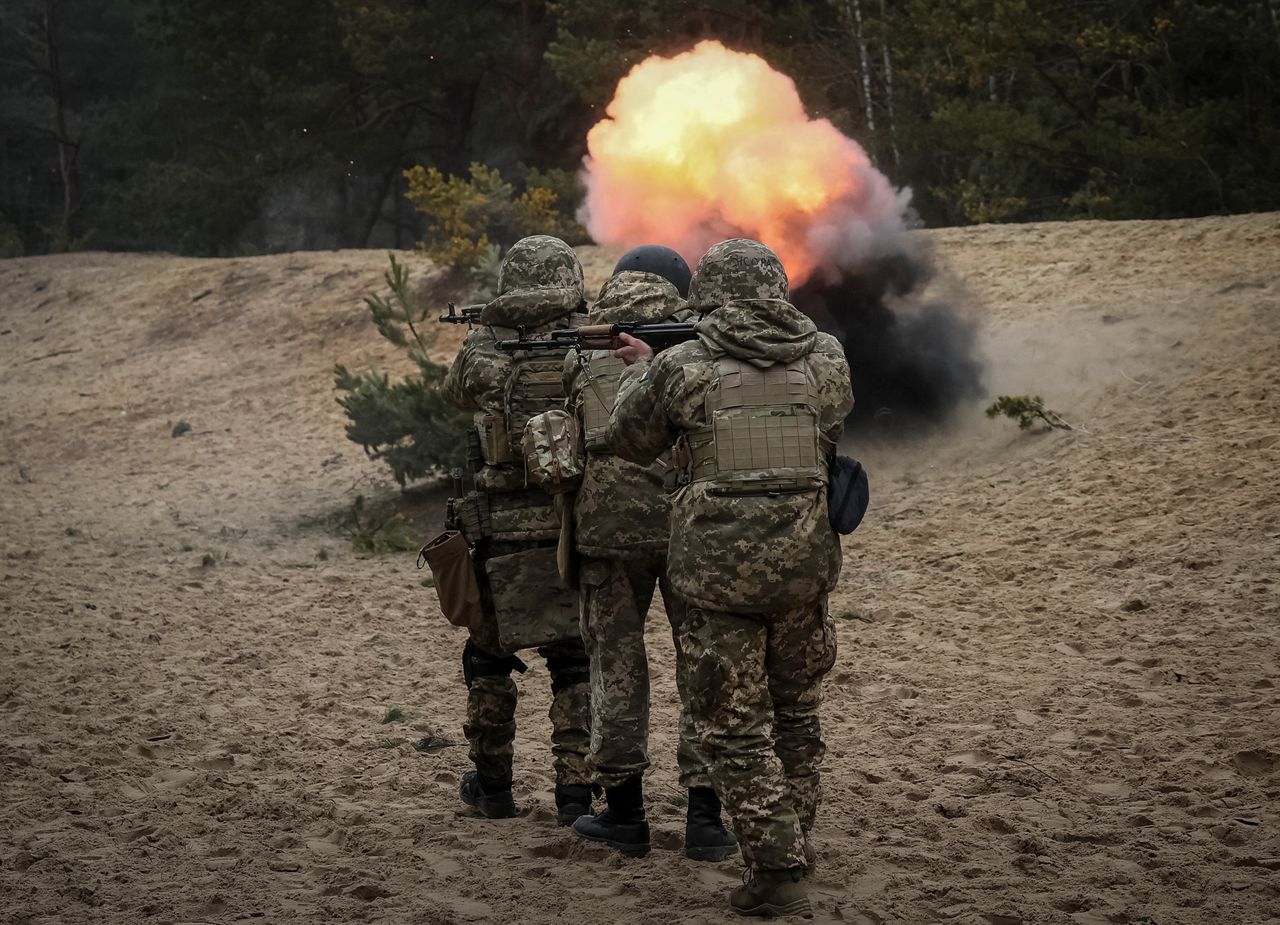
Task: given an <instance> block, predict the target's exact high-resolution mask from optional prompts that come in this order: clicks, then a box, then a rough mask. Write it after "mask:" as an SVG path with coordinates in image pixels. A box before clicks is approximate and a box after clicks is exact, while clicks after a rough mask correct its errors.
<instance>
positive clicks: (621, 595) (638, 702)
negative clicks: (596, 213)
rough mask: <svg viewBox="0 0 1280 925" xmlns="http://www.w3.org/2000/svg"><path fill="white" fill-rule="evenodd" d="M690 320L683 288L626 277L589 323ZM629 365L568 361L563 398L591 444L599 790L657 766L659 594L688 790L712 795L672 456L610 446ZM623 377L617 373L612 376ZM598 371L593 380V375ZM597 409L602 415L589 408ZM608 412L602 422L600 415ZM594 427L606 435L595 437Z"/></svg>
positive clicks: (580, 542)
mask: <svg viewBox="0 0 1280 925" xmlns="http://www.w3.org/2000/svg"><path fill="white" fill-rule="evenodd" d="M689 315H690V312H689V311H688V309H687V308H686V307H685V303H684V299H682V298H681V297H680V294H679V293H678V292H677V291H676V288H675V286H673V285H672V284H671V283H669V282H667V281H666V280H665V279H663V278H662V277H660V276H657V275H655V274H652V273H641V272H635V271H625V272H622V273H619V274H617V275H616V276H613V277H611V278H610V279H609V281H608V282H606V283H605V284H604V287H603V288H602V289H601V291H600V298H599V300H598V301H597V302H596V303H595V305H594V306H593V307H592V310H591V317H590V322H591V323H592V324H606V323H611V322H616V321H647V322H660V321H683V320H685V318H686V317H688V316H689ZM621 366H622V362H621V361H620V360H615V359H614V358H613V356H612V354H611V352H610V351H607V350H593V351H591V352H590V353H589V354H587V355H584V356H581V357H579V356H578V355H577V354H570V355H569V356H568V357H566V359H565V364H564V382H565V394H566V395H568V408H569V410H570V411H571V413H573V414H574V415H575V416H576V417H577V418H578V421H579V423H580V425H581V429H582V430H583V431H584V435H585V436H586V438H587V439H586V442H587V465H586V471H585V473H584V475H583V481H582V485H581V487H580V488H579V490H578V496H577V501H576V503H575V505H574V525H575V526H574V541H575V546H576V549H577V551H578V553H579V554H580V555H581V556H582V557H583V558H582V564H581V567H580V572H579V580H580V584H581V591H582V636H583V639H584V641H585V642H586V646H587V653H588V655H589V656H590V658H591V753H590V756H589V758H588V762H589V764H590V767H591V770H592V772H593V773H594V777H595V782H596V783H598V784H600V785H601V786H602V787H605V788H609V787H616V786H618V785H619V784H621V783H623V782H624V781H625V780H626V779H627V778H629V777H633V776H635V775H638V774H642V773H643V772H644V770H645V768H647V767H648V766H649V756H648V738H649V663H648V660H647V657H646V654H645V645H644V624H645V617H646V615H647V614H648V611H649V605H650V603H651V602H652V600H653V592H654V587H655V585H656V586H657V587H658V588H659V589H660V591H661V593H662V601H663V604H664V605H665V606H666V610H667V619H668V620H669V621H670V623H671V631H672V638H673V639H677V649H676V652H677V658H676V686H677V689H678V690H679V692H680V698H681V704H682V706H681V711H680V740H679V745H678V747H677V751H676V757H677V761H678V762H679V765H680V785H681V786H682V787H685V788H690V787H710V786H711V778H710V777H709V776H708V775H707V769H706V760H705V758H704V757H703V755H702V754H701V746H700V745H699V743H698V741H697V735H696V734H695V733H694V730H693V723H692V720H691V719H690V716H689V710H688V707H687V706H686V705H685V704H687V702H688V692H687V689H686V688H687V685H686V674H687V670H686V668H687V666H686V663H685V659H684V658H683V657H681V656H680V654H679V653H680V649H679V644H678V635H679V627H680V623H681V621H682V619H683V614H684V604H683V602H682V601H681V600H680V598H679V597H678V596H677V595H675V594H673V593H672V591H671V585H670V584H669V583H668V581H667V577H666V571H667V541H668V537H669V535H670V510H671V506H670V502H669V501H668V499H667V491H666V488H665V487H664V477H665V475H666V472H667V470H668V468H669V455H666V454H664V456H663V457H662V458H660V459H659V460H657V461H654V462H652V463H651V464H650V465H648V466H638V465H636V464H635V463H630V462H627V461H626V460H623V459H619V458H618V457H616V456H614V455H613V453H612V452H610V451H609V449H608V447H607V445H604V434H603V425H604V423H606V422H607V415H608V413H609V412H608V410H607V409H609V408H612V405H613V398H614V394H615V393H616V390H617V373H619V372H620V371H621ZM614 367H616V369H615V368H614ZM593 370H594V372H593ZM588 405H593V406H594V414H588V413H587V412H586V411H585V408H584V406H588ZM601 408H604V409H606V410H604V411H603V415H602V414H601V412H600V410H599V409H601ZM593 424H597V425H598V427H597V428H596V429H597V430H599V431H600V432H599V433H598V435H597V434H596V433H595V432H594V431H593V429H592V426H591V425H593Z"/></svg>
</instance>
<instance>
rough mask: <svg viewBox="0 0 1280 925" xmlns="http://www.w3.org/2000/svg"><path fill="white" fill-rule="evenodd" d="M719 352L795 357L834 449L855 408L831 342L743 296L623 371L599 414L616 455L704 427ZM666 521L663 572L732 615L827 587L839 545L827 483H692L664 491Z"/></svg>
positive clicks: (768, 304)
mask: <svg viewBox="0 0 1280 925" xmlns="http://www.w3.org/2000/svg"><path fill="white" fill-rule="evenodd" d="M696 285H697V277H696V276H695V286H696ZM782 285H783V286H785V281H784V282H783V283H782ZM784 291H785V290H784ZM695 295H696V293H693V292H691V301H692V300H693V298H694V296H695ZM726 356H727V357H732V358H735V359H739V360H742V361H743V362H746V363H750V364H752V365H754V366H757V367H760V368H767V367H769V366H771V365H772V364H775V363H790V362H792V361H794V360H797V359H800V358H804V359H805V361H806V363H805V365H806V368H807V370H808V371H809V376H810V377H811V382H812V385H813V387H814V388H815V391H816V392H817V395H818V399H817V401H818V406H817V407H816V408H815V410H816V412H817V415H818V426H819V428H820V432H821V436H822V437H823V438H825V439H824V440H823V447H824V450H825V451H826V452H827V454H828V455H829V454H830V453H831V452H833V451H834V447H835V445H836V443H837V442H838V441H839V438H840V434H841V431H842V430H843V428H844V419H845V418H846V417H847V416H848V414H849V412H850V411H851V410H852V408H853V390H852V386H851V385H850V381H849V366H848V363H847V362H846V361H845V357H844V350H843V349H842V348H841V346H840V343H839V342H838V341H837V340H836V339H835V338H834V337H831V336H830V335H828V334H822V333H819V332H818V331H817V329H816V328H815V326H814V324H813V322H812V321H810V320H809V319H808V318H806V317H805V316H804V315H803V314H801V313H800V312H799V311H798V310H797V309H796V308H794V307H793V306H791V305H790V304H789V303H787V302H786V301H783V300H782V299H779V298H754V297H751V296H750V295H749V294H742V295H738V296H734V297H731V298H730V299H729V300H727V301H726V302H725V303H722V304H721V305H720V307H716V308H715V309H714V310H713V311H711V312H710V313H709V314H708V315H706V316H705V317H704V318H703V319H702V320H701V321H700V322H699V324H698V340H696V341H692V342H689V343H685V344H679V345H677V346H675V347H672V348H671V349H669V350H666V351H663V352H662V353H660V354H658V355H657V356H656V357H655V358H654V360H653V361H652V363H651V364H648V365H646V364H637V365H635V366H632V367H629V368H628V369H627V371H626V372H625V373H624V374H623V378H622V386H621V390H620V392H619V395H618V400H617V403H616V405H615V406H614V412H613V416H612V418H611V419H610V421H609V429H608V436H609V442H610V445H611V446H612V447H613V450H614V452H616V453H617V454H618V455H619V456H621V457H623V458H625V459H629V460H632V461H633V462H636V463H638V464H643V463H647V462H649V461H651V460H653V459H655V458H656V457H658V456H659V455H661V454H662V453H663V452H665V451H666V450H667V449H668V448H669V447H671V446H672V444H673V443H674V442H675V441H676V439H677V438H678V437H679V436H680V435H681V433H682V432H689V431H700V430H703V429H705V428H706V426H707V424H708V423H709V421H708V416H707V411H706V399H707V396H708V394H709V393H710V392H711V391H712V390H713V389H715V388H716V387H717V383H718V374H717V362H718V361H719V360H720V359H721V358H723V357H726ZM671 526H672V531H671V543H670V546H669V552H668V565H667V569H668V575H669V577H670V579H671V582H672V584H673V585H674V587H675V590H676V591H677V592H678V593H679V594H680V595H681V596H683V597H685V598H687V599H688V600H690V601H691V602H693V603H695V604H697V605H700V606H703V607H708V608H712V609H716V610H730V611H737V612H742V613H753V612H756V613H759V612H766V611H776V610H786V609H791V608H794V607H797V606H800V605H802V604H805V603H807V602H810V601H814V600H817V599H818V598H820V597H821V596H822V595H824V594H826V593H827V592H828V591H830V590H831V589H832V588H833V587H835V584H836V580H837V578H838V577H839V574H840V564H841V563H840V543H839V538H838V536H837V535H836V534H835V532H834V531H833V530H832V529H831V525H830V523H829V522H828V520H827V498H826V488H825V486H824V487H822V488H819V489H816V490H812V491H804V492H796V493H789V494H772V495H768V494H759V495H726V494H716V493H713V492H712V491H711V490H710V483H708V482H703V481H694V482H691V483H690V484H687V485H685V486H684V487H682V488H681V489H680V490H679V491H678V492H677V493H676V494H675V495H674V496H673V505H672V525H671Z"/></svg>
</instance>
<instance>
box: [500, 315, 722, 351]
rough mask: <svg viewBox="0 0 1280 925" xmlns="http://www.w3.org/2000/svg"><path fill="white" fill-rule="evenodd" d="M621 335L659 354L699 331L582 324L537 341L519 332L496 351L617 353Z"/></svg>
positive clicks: (673, 324)
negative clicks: (631, 338) (517, 337)
mask: <svg viewBox="0 0 1280 925" xmlns="http://www.w3.org/2000/svg"><path fill="white" fill-rule="evenodd" d="M620 334H630V335H631V336H632V337H634V338H636V339H637V340H642V341H644V342H645V343H646V344H648V345H649V346H650V347H652V348H653V352H654V353H661V352H662V351H663V350H666V349H667V348H668V347H674V346H675V345H676V344H682V343H684V342H685V341H687V340H693V339H694V338H695V337H697V336H698V331H697V326H696V325H695V324H694V322H692V321H660V322H652V323H651V322H646V321H620V322H617V323H616V324H585V325H583V326H582V327H578V328H557V329H556V330H554V331H552V332H551V333H550V334H549V335H547V337H545V338H542V339H539V340H529V339H528V338H526V337H525V335H524V333H523V332H521V334H520V338H519V339H518V340H500V341H498V349H499V350H506V351H508V352H512V353H513V352H515V351H517V350H547V351H554V352H556V353H568V352H569V351H570V350H617V349H618V348H619V347H621V346H622V343H621V341H620V340H619V339H618V335H620Z"/></svg>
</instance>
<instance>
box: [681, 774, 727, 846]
mask: <svg viewBox="0 0 1280 925" xmlns="http://www.w3.org/2000/svg"><path fill="white" fill-rule="evenodd" d="M684 853H685V856H686V857H690V858H693V859H694V860H695V861H723V860H724V859H725V858H727V857H732V856H733V855H735V854H737V853H738V839H736V838H734V836H733V833H732V832H730V831H729V830H728V829H726V828H725V827H724V823H722V822H721V821H720V798H719V797H718V796H716V792H715V791H714V790H713V789H711V788H710V787H690V788H689V812H688V815H687V816H686V817H685V823H684Z"/></svg>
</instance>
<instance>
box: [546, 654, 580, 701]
mask: <svg viewBox="0 0 1280 925" xmlns="http://www.w3.org/2000/svg"><path fill="white" fill-rule="evenodd" d="M547 671H549V672H550V673H551V693H552V695H555V694H558V693H560V692H561V691H562V690H564V689H565V688H566V687H572V686H573V685H575V684H586V683H587V682H588V681H590V680H591V661H590V660H589V659H588V658H587V656H586V655H585V654H582V655H576V654H575V655H553V656H551V657H550V658H548V659H547Z"/></svg>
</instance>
